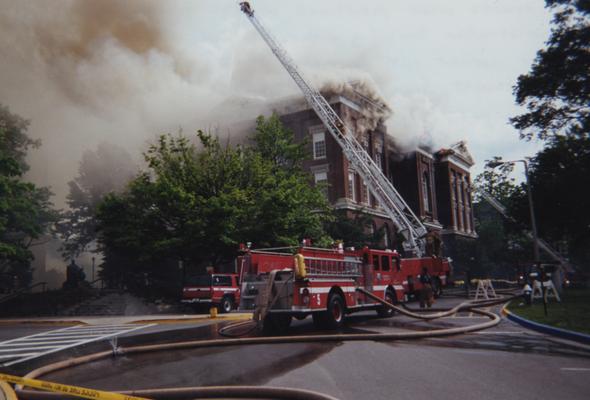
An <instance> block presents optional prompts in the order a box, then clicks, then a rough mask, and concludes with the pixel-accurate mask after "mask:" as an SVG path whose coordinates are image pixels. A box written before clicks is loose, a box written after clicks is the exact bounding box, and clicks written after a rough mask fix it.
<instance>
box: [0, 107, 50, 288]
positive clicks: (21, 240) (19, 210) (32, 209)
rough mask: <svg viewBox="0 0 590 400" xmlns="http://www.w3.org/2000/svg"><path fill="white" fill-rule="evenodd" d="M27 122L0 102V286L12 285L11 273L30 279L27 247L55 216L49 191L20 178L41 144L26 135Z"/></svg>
mask: <svg viewBox="0 0 590 400" xmlns="http://www.w3.org/2000/svg"><path fill="white" fill-rule="evenodd" d="M27 128H28V122H27V121H26V120H24V119H22V118H21V117H19V116H18V115H15V114H12V113H10V111H9V110H8V108H7V107H4V106H2V105H0V280H1V281H0V287H4V288H6V287H13V286H14V284H15V282H14V277H16V278H17V280H18V283H19V284H22V285H26V284H28V283H29V282H30V279H31V260H32V259H33V255H32V253H31V250H30V247H31V246H32V245H34V244H35V240H36V239H39V238H40V237H41V236H42V235H43V234H44V233H45V232H46V231H47V228H48V226H49V225H50V224H51V222H52V221H53V220H54V218H55V213H54V211H53V210H52V208H51V206H52V204H51V203H50V201H49V198H50V196H51V193H50V192H49V190H48V189H47V188H39V187H37V186H35V185H34V184H32V183H29V182H25V181H23V174H24V173H25V172H26V171H27V170H28V168H29V166H28V164H27V163H26V160H25V157H26V155H27V152H28V150H29V149H30V148H35V147H38V146H39V145H40V143H39V142H37V141H33V140H31V139H30V138H29V136H28V135H27Z"/></svg>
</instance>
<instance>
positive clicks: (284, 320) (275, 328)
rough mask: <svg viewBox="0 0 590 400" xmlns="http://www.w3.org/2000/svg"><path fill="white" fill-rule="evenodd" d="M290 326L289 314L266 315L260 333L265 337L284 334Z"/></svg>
mask: <svg viewBox="0 0 590 400" xmlns="http://www.w3.org/2000/svg"><path fill="white" fill-rule="evenodd" d="M290 326H291V316H290V315H289V314H267V315H266V317H265V318H264V321H262V331H263V333H265V334H267V335H282V334H285V333H286V332H287V331H288V330H289V327H290Z"/></svg>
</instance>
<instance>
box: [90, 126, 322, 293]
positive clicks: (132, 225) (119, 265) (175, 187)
mask: <svg viewBox="0 0 590 400" xmlns="http://www.w3.org/2000/svg"><path fill="white" fill-rule="evenodd" d="M276 121H277V120H276V116H273V117H271V118H269V119H268V120H267V119H264V118H259V119H258V122H257V130H256V133H255V134H254V136H253V143H254V144H253V145H252V146H247V147H242V146H237V147H232V146H230V145H229V144H226V145H222V144H221V143H220V142H219V140H218V139H217V138H215V137H212V136H211V135H208V134H206V133H203V132H199V133H198V141H197V143H198V145H197V144H194V143H191V141H190V140H189V139H187V138H186V137H182V136H178V137H175V136H172V135H164V136H161V137H160V139H159V141H158V142H157V143H155V144H154V145H152V146H151V147H150V148H149V150H148V151H147V153H146V154H145V159H146V163H147V166H148V171H146V172H145V173H143V174H141V175H139V176H138V177H137V178H136V179H134V180H133V181H132V182H131V184H130V185H129V187H128V189H127V190H126V191H125V192H123V193H121V194H116V193H111V194H109V195H107V196H106V197H105V199H104V201H103V202H102V203H101V204H100V205H99V207H98V215H97V220H98V228H99V231H100V235H99V244H100V249H101V251H103V254H104V255H105V262H104V264H103V272H102V274H103V276H104V277H105V278H108V279H109V280H111V281H116V280H117V279H119V278H122V279H124V280H125V281H126V282H123V283H125V284H127V286H130V285H131V284H133V285H140V286H141V285H143V284H144V283H145V284H148V285H150V286H153V285H154V284H155V282H156V281H157V280H165V279H169V277H171V276H174V275H175V273H176V271H177V270H178V268H177V265H178V261H182V262H183V265H185V267H186V268H197V267H200V268H202V267H203V266H205V265H214V266H218V265H222V264H224V263H227V262H229V261H231V260H233V259H234V257H235V256H236V253H237V249H238V244H239V243H244V242H247V241H248V242H253V243H254V245H255V246H256V247H265V246H277V245H295V244H297V243H299V241H300V240H301V239H302V238H304V237H309V238H312V239H314V240H316V241H319V242H321V241H325V240H326V235H325V233H324V231H323V229H322V223H323V220H324V219H325V218H326V217H325V215H326V214H325V213H324V212H323V211H324V210H326V209H327V204H326V200H325V199H324V197H323V195H322V194H321V192H320V191H319V190H317V189H314V188H312V187H311V186H310V185H309V182H310V180H311V178H310V177H309V176H308V175H307V174H306V173H304V172H303V169H302V167H301V163H302V160H303V156H302V155H301V154H302V153H300V152H299V150H297V149H296V148H295V147H294V146H293V143H292V139H290V138H289V137H288V135H292V134H291V133H289V132H288V131H285V130H284V128H283V127H282V125H280V124H277V123H276ZM272 132H275V134H276V135H277V137H279V138H280V137H283V138H284V140H283V141H277V142H278V143H282V146H275V147H274V148H273V150H272V152H271V151H268V147H267V145H268V144H269V143H270V142H272V135H271V133H272ZM171 268H174V270H172V269H171Z"/></svg>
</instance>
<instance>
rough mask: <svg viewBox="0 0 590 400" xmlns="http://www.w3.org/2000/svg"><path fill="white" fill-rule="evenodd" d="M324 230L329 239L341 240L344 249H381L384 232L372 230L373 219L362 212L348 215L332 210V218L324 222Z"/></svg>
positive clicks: (344, 211) (344, 212)
mask: <svg viewBox="0 0 590 400" xmlns="http://www.w3.org/2000/svg"><path fill="white" fill-rule="evenodd" d="M325 229H326V232H327V233H328V235H330V237H332V238H334V239H335V240H342V242H343V243H344V245H345V246H346V247H350V246H352V247H355V248H357V249H362V248H363V247H364V246H369V247H371V248H373V249H381V248H383V247H384V246H383V236H384V233H383V232H384V230H383V228H381V229H374V226H373V219H372V218H371V217H370V216H369V215H368V214H364V213H362V212H359V213H355V214H354V215H353V216H350V215H348V212H347V211H346V210H334V211H333V218H332V219H331V220H329V221H327V222H326V224H325Z"/></svg>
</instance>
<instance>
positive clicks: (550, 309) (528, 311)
mask: <svg viewBox="0 0 590 400" xmlns="http://www.w3.org/2000/svg"><path fill="white" fill-rule="evenodd" d="M508 310H510V311H511V312H513V313H514V314H516V315H518V316H520V317H523V318H526V319H530V320H532V321H535V322H538V323H541V324H546V325H551V326H555V327H557V328H562V329H569V330H572V331H577V332H582V333H587V334H590V289H566V290H565V291H564V292H563V295H562V296H561V303H558V302H557V301H555V299H553V298H549V302H548V303H547V316H545V315H544V314H543V303H542V301H541V299H535V303H534V305H532V306H527V305H525V304H524V301H523V300H518V299H517V300H512V302H510V304H509V305H508Z"/></svg>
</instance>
